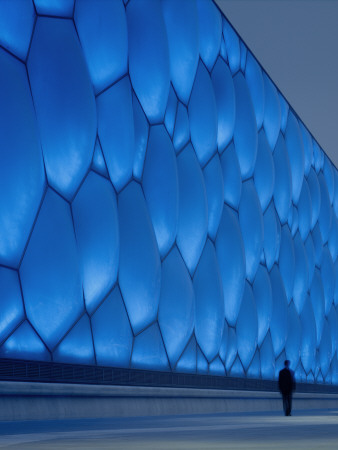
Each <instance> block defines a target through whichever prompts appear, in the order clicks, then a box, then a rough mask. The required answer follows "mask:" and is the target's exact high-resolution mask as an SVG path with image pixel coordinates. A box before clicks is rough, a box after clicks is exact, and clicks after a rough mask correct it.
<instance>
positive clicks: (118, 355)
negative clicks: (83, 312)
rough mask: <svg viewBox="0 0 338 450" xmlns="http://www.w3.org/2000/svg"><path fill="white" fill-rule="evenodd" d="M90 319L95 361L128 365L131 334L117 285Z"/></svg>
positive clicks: (114, 364)
mask: <svg viewBox="0 0 338 450" xmlns="http://www.w3.org/2000/svg"><path fill="white" fill-rule="evenodd" d="M91 321H92V328H93V339H94V346H95V355H96V360H97V363H98V364H99V365H101V366H118V367H128V366H129V360H130V355H131V350H132V346H133V334H132V331H131V328H130V323H129V320H128V316H127V312H126V309H125V306H124V303H123V300H122V297H121V294H120V291H119V289H118V288H117V287H116V288H115V289H114V290H113V292H111V293H110V294H109V295H108V297H107V298H106V299H105V300H104V302H103V303H102V304H101V305H100V306H99V307H98V309H97V310H96V311H95V313H94V314H93V316H92V318H91Z"/></svg>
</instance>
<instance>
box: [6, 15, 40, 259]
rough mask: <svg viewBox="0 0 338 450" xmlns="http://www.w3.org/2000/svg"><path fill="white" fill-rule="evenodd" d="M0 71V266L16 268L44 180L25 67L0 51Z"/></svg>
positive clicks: (35, 211)
mask: <svg viewBox="0 0 338 450" xmlns="http://www.w3.org/2000/svg"><path fill="white" fill-rule="evenodd" d="M0 8H1V6H0ZM0 16H1V14H0ZM0 21H1V19H0ZM0 29H1V28H0ZM0 67H1V70H0V97H1V104H0V121H1V127H0V147H1V148H2V151H1V152H0V179H1V186H2V188H1V190H2V194H1V215H0V263H1V264H5V265H8V266H12V267H16V266H17V265H18V263H19V261H20V258H21V256H22V252H23V250H24V247H25V244H26V242H27V239H28V236H29V233H30V231H31V228H32V225H33V222H34V218H35V216H36V213H37V210H38V207H39V204H40V201H41V197H42V193H43V189H44V183H45V181H44V169H43V162H42V154H41V148H40V141H39V134H38V129H37V123H36V119H35V112H34V106H33V102H32V97H31V94H30V90H29V84H28V79H27V73H26V69H25V66H24V65H23V64H22V63H21V62H19V61H18V60H17V59H15V58H14V57H12V56H11V55H9V54H8V53H7V52H5V51H4V50H2V49H0ZM18 130H19V132H18ZM28 193H29V195H28Z"/></svg>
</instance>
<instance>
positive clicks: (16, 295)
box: [0, 0, 338, 384]
mask: <svg viewBox="0 0 338 450" xmlns="http://www.w3.org/2000/svg"><path fill="white" fill-rule="evenodd" d="M0 68H1V69H0V92H1V95H0V98H1V102H0V116H1V128H0V180H1V186H2V189H1V198H0V210H1V214H0V305H1V309H0V357H1V358H13V359H25V360H37V361H55V362H66V363H72V364H88V365H99V366H112V367H130V368H135V369H138V368H142V369H150V370H163V371H175V372H182V373H183V372H188V373H197V374H206V373H208V374H214V375H220V376H226V375H230V376H236V377H252V378H263V379H274V378H275V376H276V374H277V373H278V371H279V370H280V368H281V366H282V365H283V362H284V360H285V359H289V360H290V361H291V366H292V368H293V369H295V372H296V378H297V379H298V380H302V381H305V382H310V383H313V382H320V383H322V382H325V383H328V384H331V383H332V384H337V383H338V362H337V341H338V323H337V319H338V317H337V314H338V283H337V285H336V283H335V280H336V274H337V271H338V262H337V249H338V228H337V217H338V176H337V169H336V168H335V167H334V165H333V164H332V163H331V161H330V160H329V158H328V157H327V156H326V155H325V153H324V152H323V150H322V149H321V148H320V146H319V145H318V143H317V142H316V141H315V140H314V138H313V137H312V136H311V134H310V132H309V131H308V130H307V129H306V127H305V126H304V124H303V123H302V121H301V119H300V118H299V117H298V116H297V114H296V113H295V111H293V110H292V108H291V107H290V106H289V104H288V102H287V101H286V100H285V98H284V97H283V95H282V93H281V92H279V90H278V88H277V87H276V86H275V85H274V83H273V81H272V80H271V79H270V78H269V76H268V75H267V74H266V73H265V72H264V69H263V68H262V67H261V66H260V65H259V63H258V62H257V60H256V59H255V57H254V56H253V55H252V53H251V52H250V50H249V49H248V48H247V46H246V45H245V43H244V42H242V40H241V39H240V38H239V36H238V35H237V34H236V32H235V31H234V29H233V28H232V27H231V25H230V24H229V22H228V21H227V19H226V18H225V17H224V16H222V14H221V12H220V11H219V10H218V8H217V7H216V5H215V4H214V3H213V1H212V0H188V1H183V0H180V1H175V0H162V1H161V2H160V1H158V0H129V1H124V2H123V1H122V0H111V1H108V0H76V1H75V2H74V0H62V1H60V0H59V1H56V0H55V1H54V0H53V1H52V0H48V1H47V0H34V2H32V1H31V0H27V1H24V0H22V1H21V0H11V1H3V2H1V4H0Z"/></svg>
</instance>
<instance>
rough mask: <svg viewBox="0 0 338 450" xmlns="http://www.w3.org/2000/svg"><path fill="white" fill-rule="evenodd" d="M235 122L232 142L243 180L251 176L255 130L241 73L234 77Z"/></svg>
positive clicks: (255, 150)
mask: <svg viewBox="0 0 338 450" xmlns="http://www.w3.org/2000/svg"><path fill="white" fill-rule="evenodd" d="M234 87H235V98H236V122H235V129H234V142H235V148H236V152H237V156H238V161H239V166H240V168H241V174H242V178H243V179H247V178H250V177H251V175H252V174H253V171H254V168H255V163H256V156H257V128H256V118H255V113H254V110H253V106H252V102H251V97H250V92H249V89H248V86H247V84H246V81H245V78H244V77H243V75H242V74H241V73H238V74H237V75H235V77H234Z"/></svg>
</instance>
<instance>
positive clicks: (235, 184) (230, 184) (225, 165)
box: [221, 143, 242, 209]
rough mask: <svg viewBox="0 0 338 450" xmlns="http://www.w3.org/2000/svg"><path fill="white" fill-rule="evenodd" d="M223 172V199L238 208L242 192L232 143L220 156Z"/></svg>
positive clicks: (238, 168)
mask: <svg viewBox="0 0 338 450" xmlns="http://www.w3.org/2000/svg"><path fill="white" fill-rule="evenodd" d="M221 166H222V173H223V186H224V201H225V203H227V204H228V205H230V206H232V207H233V208H236V209H238V205H239V201H240V198H241V193H242V178H241V170H240V167H239V163H238V159H237V155H236V150H235V146H234V144H233V143H231V144H230V145H229V147H228V148H227V149H226V150H225V152H224V153H223V154H222V156H221Z"/></svg>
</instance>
